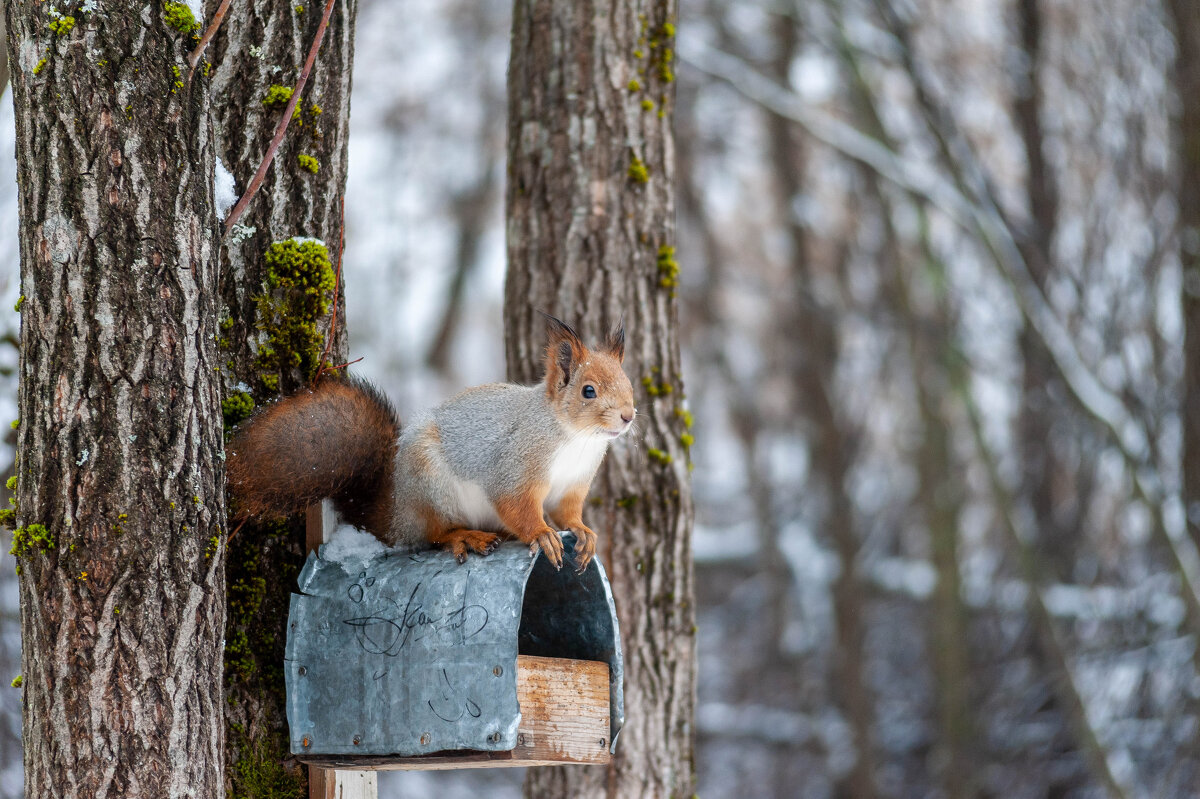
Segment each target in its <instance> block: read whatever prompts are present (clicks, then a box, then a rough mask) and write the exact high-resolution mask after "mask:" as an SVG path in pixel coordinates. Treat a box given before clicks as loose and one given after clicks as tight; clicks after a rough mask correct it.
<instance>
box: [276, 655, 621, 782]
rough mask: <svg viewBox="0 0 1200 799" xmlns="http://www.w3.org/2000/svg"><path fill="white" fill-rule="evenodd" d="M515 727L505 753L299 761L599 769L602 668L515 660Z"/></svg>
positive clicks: (348, 766) (604, 749)
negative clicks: (585, 766) (582, 766)
mask: <svg viewBox="0 0 1200 799" xmlns="http://www.w3.org/2000/svg"><path fill="white" fill-rule="evenodd" d="M517 701H518V702H520V704H521V726H520V727H519V728H518V729H517V746H516V748H515V749H512V750H511V751H508V752H477V751H473V750H458V751H449V752H432V753H430V754H428V755H420V756H418V757H399V756H394V755H372V756H348V755H301V756H299V760H300V762H302V763H307V764H308V765H310V766H315V767H317V768H322V769H341V770H355V771H435V770H439V769H456V768H509V767H513V766H561V765H564V764H570V763H584V764H592V765H598V764H604V763H608V762H609V760H610V759H611V755H610V754H609V744H610V743H611V742H610V741H609V740H608V734H609V723H608V722H609V718H608V714H609V686H608V664H607V663H602V662H599V661H593V660H569V659H566V658H543V657H532V656H530V655H519V656H517Z"/></svg>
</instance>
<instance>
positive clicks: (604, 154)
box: [505, 0, 695, 797]
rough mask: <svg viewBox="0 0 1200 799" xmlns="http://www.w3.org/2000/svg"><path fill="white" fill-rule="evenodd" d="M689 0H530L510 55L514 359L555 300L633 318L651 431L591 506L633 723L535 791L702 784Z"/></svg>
mask: <svg viewBox="0 0 1200 799" xmlns="http://www.w3.org/2000/svg"><path fill="white" fill-rule="evenodd" d="M674 41H675V4H674V3H667V4H650V3H645V2H630V1H628V0H623V1H622V2H619V3H617V4H615V5H611V4H607V5H596V4H593V3H590V2H588V3H577V2H570V1H568V0H519V2H517V3H516V6H515V11H514V14H513V36H512V47H513V50H512V58H511V66H510V69H509V92H508V95H509V122H508V125H509V128H508V130H509V137H508V142H509V144H508V147H509V150H508V164H509V183H508V193H507V206H508V210H507V217H508V263H509V271H508V282H507V285H506V288H505V341H506V346H507V354H508V369H509V376H510V378H512V379H515V380H519V381H524V382H532V381H534V380H536V379H537V378H538V377H539V376H540V372H541V364H542V357H541V348H542V346H543V344H544V335H543V327H544V325H543V323H542V320H541V318H540V317H539V316H538V314H537V311H539V310H544V311H547V312H550V313H553V314H556V315H558V316H560V317H561V318H563V319H566V320H569V321H570V322H572V323H574V324H576V325H578V327H579V329H580V332H581V334H582V335H583V336H584V337H585V338H587V339H597V338H599V337H601V336H602V335H603V334H605V333H606V332H608V330H610V329H611V328H613V327H615V326H616V325H617V324H619V323H621V322H622V321H623V322H624V324H625V328H626V330H627V331H628V336H629V345H628V346H627V348H626V358H625V369H626V371H627V372H628V373H629V374H630V375H631V377H632V379H633V382H634V384H635V386H638V387H640V389H641V390H640V392H639V395H638V397H637V404H638V414H639V423H638V428H639V430H638V432H637V439H636V440H635V441H634V442H633V443H631V444H629V445H627V446H618V447H615V448H614V450H613V451H611V452H610V453H609V455H608V457H607V459H606V462H605V466H604V467H603V470H602V473H601V475H600V477H599V479H598V480H597V481H596V483H595V484H594V486H593V489H592V500H591V506H590V513H591V523H592V525H593V526H594V527H595V528H596V529H597V530H599V531H601V542H600V550H599V554H600V556H601V558H602V559H603V561H604V564H605V567H606V568H607V569H608V570H609V573H610V575H611V578H612V582H613V593H614V596H615V597H616V601H617V611H618V614H619V616H620V620H621V629H622V637H623V643H624V648H625V663H626V672H625V701H626V708H627V713H626V727H625V731H624V732H623V733H622V734H621V740H620V744H619V747H618V754H617V756H616V758H615V760H614V762H613V764H612V766H611V767H609V769H608V771H607V773H605V772H604V770H603V769H578V768H576V769H570V770H568V769H543V770H539V771H538V772H533V773H531V774H530V776H529V778H528V781H527V783H526V792H527V794H528V795H530V796H539V797H548V796H564V797H566V796H570V797H577V796H601V795H609V796H628V797H632V796H647V797H649V796H668V795H677V796H680V795H681V796H688V795H690V794H691V793H692V792H693V790H694V777H693V765H692V747H693V732H692V716H693V712H694V701H695V699H694V695H695V653H694V647H695V643H694V640H695V639H694V637H693V636H694V634H695V627H694V609H693V606H692V591H693V588H692V561H691V549H690V531H691V519H692V509H691V497H690V492H689V487H688V479H687V462H688V447H689V445H690V443H691V434H690V433H689V432H688V426H689V421H688V420H689V416H688V413H687V410H686V406H685V404H684V402H685V399H684V396H685V395H684V386H683V381H682V375H681V374H680V372H681V367H680V356H679V338H678V334H677V332H676V331H677V324H678V322H677V318H676V314H677V302H676V298H675V287H676V286H677V284H678V269H679V267H678V265H677V263H676V260H675V249H674V247H675V242H674V233H675V225H674V187H673V175H674V149H673V143H672V138H671V127H670V120H671V116H672V111H673V103H674V85H673V84H674V68H675V64H674Z"/></svg>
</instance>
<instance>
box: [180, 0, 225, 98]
mask: <svg viewBox="0 0 1200 799" xmlns="http://www.w3.org/2000/svg"><path fill="white" fill-rule="evenodd" d="M228 10H229V0H221V5H220V6H218V7H217V13H215V14H213V18H212V22H210V23H209V24H208V29H207V30H205V31H204V35H203V36H201V37H200V43H199V44H197V45H196V49H195V50H193V51H192V54H191V55H189V56H188V64H189V65H191V69H190V70H189V71H188V83H191V82H192V76H193V75H195V74H196V65H197V64H199V63H200V56H202V55H204V48H205V47H208V43H209V42H211V41H212V39H213V37H214V36H216V35H217V29H218V28H220V27H221V23H222V22H223V21H224V20H225V12H226V11H228Z"/></svg>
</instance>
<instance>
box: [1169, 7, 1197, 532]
mask: <svg viewBox="0 0 1200 799" xmlns="http://www.w3.org/2000/svg"><path fill="white" fill-rule="evenodd" d="M1168 5H1169V6H1170V11H1171V16H1172V20H1173V21H1174V23H1175V40H1176V57H1175V90H1176V91H1177V92H1178V93H1179V108H1180V109H1181V110H1180V112H1179V114H1178V116H1177V118H1176V120H1175V136H1176V137H1177V139H1176V152H1177V153H1178V154H1179V174H1178V180H1179V189H1178V192H1179V240H1180V248H1179V261H1180V266H1181V268H1182V269H1183V298H1182V302H1183V328H1184V336H1183V338H1184V344H1183V501H1184V507H1186V508H1187V519H1188V532H1189V533H1190V534H1191V536H1192V539H1193V540H1194V541H1195V542H1196V543H1197V545H1200V14H1197V12H1196V7H1195V5H1194V4H1193V3H1190V2H1188V0H1171V2H1170V3H1168Z"/></svg>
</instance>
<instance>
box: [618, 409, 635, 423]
mask: <svg viewBox="0 0 1200 799" xmlns="http://www.w3.org/2000/svg"><path fill="white" fill-rule="evenodd" d="M635 416H637V409H635V408H630V409H628V410H624V411H621V421H622V422H624V423H625V424H629V423H630V422H632V421H633V417H635Z"/></svg>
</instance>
